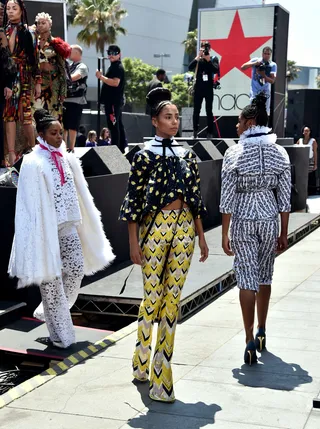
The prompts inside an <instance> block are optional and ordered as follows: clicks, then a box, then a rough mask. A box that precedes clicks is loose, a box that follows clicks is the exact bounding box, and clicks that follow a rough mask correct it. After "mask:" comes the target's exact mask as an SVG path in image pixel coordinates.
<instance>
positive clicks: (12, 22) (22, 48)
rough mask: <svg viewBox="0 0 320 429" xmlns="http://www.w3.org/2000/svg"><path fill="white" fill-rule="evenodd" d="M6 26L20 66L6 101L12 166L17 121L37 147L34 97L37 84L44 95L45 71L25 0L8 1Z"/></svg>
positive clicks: (15, 156)
mask: <svg viewBox="0 0 320 429" xmlns="http://www.w3.org/2000/svg"><path fill="white" fill-rule="evenodd" d="M4 27H5V31H6V36H7V39H8V45H9V50H10V52H11V57H12V58H13V60H14V62H15V64H16V66H17V76H16V79H15V80H14V82H13V87H12V97H11V98H10V99H8V100H7V101H6V104H5V108H4V114H3V118H4V122H5V129H6V137H7V143H8V150H9V163H10V164H11V165H12V164H13V163H14V162H15V161H16V160H17V159H18V156H17V154H16V153H15V142H16V126H17V122H20V123H21V124H22V125H23V130H24V134H25V137H26V139H27V146H28V147H29V148H31V147H33V146H34V144H35V136H34V130H33V125H32V112H31V98H32V88H33V83H35V86H34V88H35V89H34V93H35V98H38V97H39V96H40V94H41V74H40V67H39V57H38V47H37V43H36V38H35V34H34V32H33V31H32V30H30V29H29V27H28V19H27V11H26V8H25V5H24V3H23V1H22V0H8V1H7V3H6V5H5V11H4Z"/></svg>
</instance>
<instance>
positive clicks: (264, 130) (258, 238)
mask: <svg viewBox="0 0 320 429" xmlns="http://www.w3.org/2000/svg"><path fill="white" fill-rule="evenodd" d="M267 124H268V114H267V110H266V96H265V95H264V94H262V93H261V94H258V95H257V96H256V97H255V98H254V99H253V101H252V104H251V105H249V106H247V107H245V108H244V109H243V111H242V113H241V114H240V116H239V123H238V125H237V131H238V135H239V137H240V140H239V143H238V144H237V145H235V146H233V147H231V148H230V149H228V150H227V152H226V153H225V156H224V160H223V166H222V190H221V203H220V211H221V213H222V246H223V250H224V252H225V253H226V254H227V255H229V256H231V255H233V254H234V255H235V260H234V270H235V274H236V279H237V283H238V287H239V289H240V304H241V309H242V316H243V322H244V327H245V332H246V349H245V354H244V361H245V363H248V364H250V365H251V364H252V363H255V362H257V355H256V351H257V350H258V351H259V352H262V351H263V350H264V348H265V347H266V319H267V313H268V307H269V301H270V295H271V283H272V276H273V267H274V259H275V253H276V251H278V252H282V251H284V250H286V249H287V247H288V240H287V234H288V221H289V212H290V195H291V170H290V161H289V157H288V154H287V152H286V150H285V149H284V148H283V147H281V146H279V145H277V144H276V140H277V136H276V135H275V134H270V132H271V129H270V128H268V127H267ZM279 213H280V216H281V233H280V236H279V221H278V215H279ZM231 218H232V225H231V241H230V240H229V236H228V233H229V225H230V220H231ZM255 303H257V313H258V332H257V334H256V337H255V338H254V337H253V325H254V313H255Z"/></svg>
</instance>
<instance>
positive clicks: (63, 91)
mask: <svg viewBox="0 0 320 429" xmlns="http://www.w3.org/2000/svg"><path fill="white" fill-rule="evenodd" d="M35 22H36V31H37V34H38V35H39V36H38V49H39V62H40V69H41V77H42V84H41V96H40V98H38V99H37V100H36V99H34V100H33V109H34V110H36V109H40V108H44V109H46V110H47V111H48V112H49V113H50V115H52V116H54V117H55V118H56V119H58V121H59V122H62V109H63V101H64V99H65V98H66V96H67V80H66V76H67V72H66V63H65V60H66V59H67V58H68V57H69V56H70V53H71V47H70V45H68V43H66V42H64V41H63V40H62V39H60V38H59V37H52V35H51V27H52V18H51V16H50V15H49V14H48V13H45V12H41V13H38V15H37V16H36V19H35Z"/></svg>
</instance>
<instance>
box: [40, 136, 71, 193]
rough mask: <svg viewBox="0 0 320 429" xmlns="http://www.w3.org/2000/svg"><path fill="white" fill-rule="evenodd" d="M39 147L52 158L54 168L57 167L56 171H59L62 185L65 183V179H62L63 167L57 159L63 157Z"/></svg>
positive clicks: (54, 151) (58, 153)
mask: <svg viewBox="0 0 320 429" xmlns="http://www.w3.org/2000/svg"><path fill="white" fill-rule="evenodd" d="M39 146H40V147H41V149H43V150H47V151H48V152H50V154H51V158H52V160H53V162H54V163H55V166H56V167H57V169H58V171H59V174H60V180H61V185H64V184H65V183H66V179H65V177H64V171H63V167H62V164H61V160H60V158H59V157H63V155H62V153H61V152H59V151H58V150H49V149H48V148H47V147H45V146H43V145H42V144H41V143H40V144H39Z"/></svg>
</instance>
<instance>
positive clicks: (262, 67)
mask: <svg viewBox="0 0 320 429" xmlns="http://www.w3.org/2000/svg"><path fill="white" fill-rule="evenodd" d="M268 66H270V63H269V61H263V62H262V63H261V64H259V65H258V66H256V68H257V70H258V71H263V72H265V71H266V70H267V67H268Z"/></svg>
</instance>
